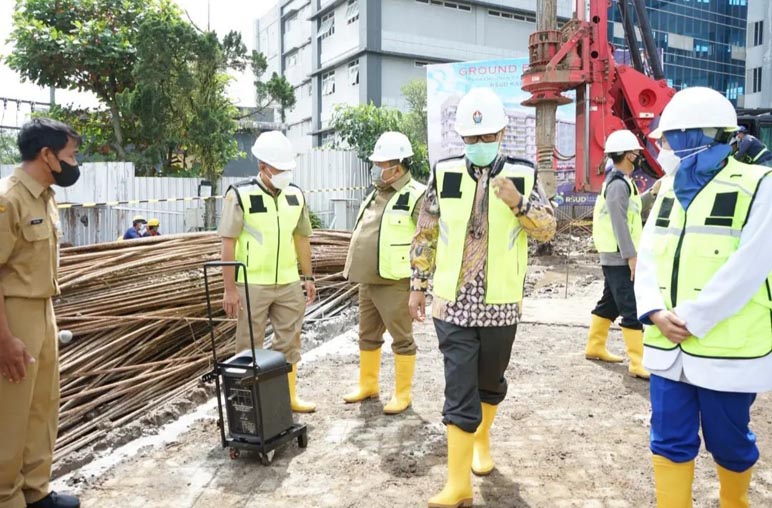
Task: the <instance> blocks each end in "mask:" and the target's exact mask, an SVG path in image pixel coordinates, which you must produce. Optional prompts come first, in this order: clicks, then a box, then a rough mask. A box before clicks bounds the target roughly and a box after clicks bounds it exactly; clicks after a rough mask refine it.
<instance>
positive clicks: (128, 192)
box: [0, 150, 370, 245]
mask: <svg viewBox="0 0 772 508" xmlns="http://www.w3.org/2000/svg"><path fill="white" fill-rule="evenodd" d="M13 170H14V166H0V177H5V176H9V175H10V174H12V173H13ZM255 174H257V169H255ZM243 180H244V179H242V178H232V177H230V178H222V179H221V181H220V182H218V188H217V194H219V195H223V194H224V193H225V191H226V190H227V189H228V187H229V186H230V185H233V184H235V183H238V182H240V181H243ZM294 181H295V184H297V185H298V186H299V187H300V188H301V189H303V191H304V192H305V193H306V199H307V201H308V207H309V209H310V210H312V211H313V212H315V213H316V214H317V215H319V217H320V219H321V220H322V222H323V224H324V225H325V226H327V227H337V228H341V229H345V228H347V227H348V228H350V227H353V221H354V218H355V214H356V210H357V209H358V207H359V203H360V202H361V201H362V199H363V198H364V194H365V187H367V186H368V185H369V183H370V182H369V176H368V166H367V164H365V163H363V162H362V161H360V160H359V159H358V158H357V157H356V155H355V154H354V153H352V152H345V151H335V150H314V151H311V152H309V153H307V154H303V155H301V156H300V157H299V158H298V167H297V170H296V171H295V175H294ZM199 182H200V179H198V178H173V177H136V176H134V166H133V164H131V163H125V162H110V163H86V164H83V165H82V166H81V178H80V180H78V183H76V184H75V185H73V186H72V187H69V188H67V189H62V188H59V187H55V188H54V189H55V190H56V199H57V202H58V203H59V204H67V203H74V204H77V205H83V204H85V205H87V206H73V207H71V208H63V209H61V210H60V214H59V215H60V218H61V226H62V242H63V243H67V244H72V245H85V244H90V243H100V242H110V241H114V240H116V239H117V238H118V237H120V236H122V235H123V233H124V232H125V231H126V229H128V228H129V227H131V219H132V217H133V216H134V215H138V214H139V215H143V216H144V217H145V218H147V219H150V218H157V219H159V221H160V222H161V227H160V231H161V234H175V233H184V232H188V231H194V230H196V228H200V227H202V226H203V223H202V222H201V221H202V217H203V209H204V202H203V201H201V200H197V199H188V200H184V198H195V197H197V196H198V185H199ZM164 199H177V200H178V201H173V202H150V203H126V202H131V201H139V200H142V201H146V200H151V201H152V200H164ZM111 202H112V203H111ZM114 202H119V204H117V205H116V204H113V203H114ZM217 203H218V207H217V209H218V212H219V210H221V209H222V200H218V202H217ZM336 213H337V216H336Z"/></svg>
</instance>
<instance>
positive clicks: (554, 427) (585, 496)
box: [58, 266, 772, 508]
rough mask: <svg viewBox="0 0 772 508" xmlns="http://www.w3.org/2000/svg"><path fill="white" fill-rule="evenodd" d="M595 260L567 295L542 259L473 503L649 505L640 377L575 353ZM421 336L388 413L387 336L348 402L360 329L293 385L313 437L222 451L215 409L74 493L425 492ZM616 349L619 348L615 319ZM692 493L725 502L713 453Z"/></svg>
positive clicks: (437, 438)
mask: <svg viewBox="0 0 772 508" xmlns="http://www.w3.org/2000/svg"><path fill="white" fill-rule="evenodd" d="M597 271H598V270H594V269H587V270H574V271H573V273H572V274H571V275H570V286H571V287H570V291H569V296H570V298H569V299H564V283H565V274H564V273H562V268H561V267H560V266H558V267H555V268H545V267H535V269H534V276H533V277H531V282H530V291H531V293H532V294H533V295H535V296H536V298H529V299H527V300H526V302H525V315H524V322H523V323H522V324H521V326H520V329H519V330H518V335H517V340H516V341H515V347H514V350H513V355H512V361H511V363H510V366H509V369H508V371H507V379H508V381H509V394H508V396H507V398H506V400H505V401H504V402H503V403H502V404H501V406H500V409H499V413H498V417H497V419H496V421H495V424H494V426H493V431H492V440H493V456H494V460H495V461H496V469H495V471H494V472H493V474H491V475H490V476H488V477H487V478H484V479H480V478H475V479H474V490H475V506H476V507H483V506H485V507H497V508H525V507H530V508H547V507H550V508H564V507H565V508H567V507H581V508H601V507H605V508H627V507H635V508H639V507H649V506H654V497H653V481H652V470H651V465H650V464H651V463H650V460H651V458H650V454H649V451H648V431H649V423H648V420H649V406H648V395H647V392H648V383H647V382H645V381H642V380H637V379H633V378H631V377H629V376H627V374H626V369H627V366H626V364H623V365H608V364H601V363H595V362H590V361H587V360H585V359H584V356H583V354H582V353H583V348H584V343H585V338H586V333H587V328H586V324H587V320H588V313H589V311H590V310H591V308H592V306H593V304H594V302H595V300H596V299H597V297H598V296H599V295H600V291H601V286H600V284H599V283H598V282H597V280H595V282H592V280H593V279H596V278H597ZM416 340H417V342H418V345H419V348H420V350H419V356H418V360H417V368H416V379H415V388H414V398H413V405H412V407H411V408H410V409H409V410H408V411H406V412H405V413H403V414H401V415H398V416H385V415H383V413H382V404H383V403H385V402H386V401H388V398H389V397H390V394H391V390H392V383H393V362H392V355H391V353H390V352H389V351H388V349H385V351H386V352H385V354H384V361H383V369H382V372H381V400H380V401H369V402H366V403H363V404H353V405H347V404H344V403H343V401H342V395H343V393H344V392H345V391H346V390H347V389H348V388H350V387H351V386H352V385H353V384H354V382H355V381H356V379H357V361H358V357H357V344H356V334H355V333H353V331H349V332H347V333H344V334H343V335H340V336H338V337H337V338H335V339H333V340H332V341H330V342H327V343H325V344H324V345H322V346H320V347H319V348H317V349H315V350H313V351H311V352H310V353H308V354H306V355H305V359H304V362H303V363H302V364H301V369H300V375H299V385H300V393H301V394H302V396H303V397H304V398H307V399H309V400H313V401H315V402H316V403H317V404H318V411H317V412H316V413H315V414H311V415H302V416H299V417H298V419H299V420H300V421H302V422H303V423H306V424H307V425H308V427H309V446H308V448H306V449H304V450H301V449H299V448H298V447H297V445H296V444H295V443H292V444H290V445H288V446H287V447H286V448H284V449H281V450H279V451H277V452H276V454H275V456H274V457H273V461H272V463H271V465H270V466H267V467H266V466H262V465H261V464H260V461H259V460H258V458H257V457H256V456H253V455H250V454H249V453H243V454H242V456H241V457H240V458H239V459H238V460H230V459H229V456H228V451H227V450H223V449H222V448H221V447H220V443H219V434H218V431H217V427H216V423H215V420H214V416H215V412H214V411H211V410H209V411H208V412H207V414H206V417H205V418H203V419H199V420H197V421H195V422H194V423H193V424H192V425H191V426H190V427H189V428H188V429H187V430H186V431H185V432H183V433H182V434H180V435H179V436H178V437H177V438H175V439H173V440H172V441H170V442H167V443H165V444H162V445H157V446H155V447H149V448H145V449H142V450H140V451H139V452H138V453H137V454H136V455H135V456H133V457H132V458H130V459H129V460H126V461H123V462H122V463H120V464H118V465H117V466H115V467H113V468H112V469H111V470H109V471H108V472H107V473H105V474H103V475H101V476H97V477H90V476H88V475H87V474H85V473H84V474H78V473H76V474H75V476H74V477H69V478H67V477H65V478H64V479H62V480H61V481H60V482H59V485H58V486H59V487H65V486H66V485H65V484H68V486H69V488H70V489H71V490H72V489H74V490H76V491H80V493H81V496H82V500H83V506H84V507H85V508H96V507H104V506H121V507H122V508H132V507H137V508H139V507H142V508H156V507H157V508H162V507H174V508H188V507H190V508H194V507H195V508H230V507H253V506H267V507H272V508H284V507H287V508H290V507H292V508H298V507H372V508H381V507H383V508H385V507H393V506H410V507H413V506H415V507H421V506H426V500H427V499H428V498H429V497H430V496H432V495H433V494H435V493H436V492H437V491H438V490H439V489H440V488H441V487H442V485H443V484H444V481H445V473H446V468H445V460H446V444H445V432H444V428H443V426H442V424H441V409H442V402H443V389H444V381H443V374H442V357H441V355H440V353H439V351H438V349H437V339H436V336H435V334H434V330H433V327H432V326H431V324H430V323H428V322H427V323H425V324H422V325H420V326H418V328H417V332H416ZM609 349H610V350H612V351H613V352H615V353H617V354H623V344H622V340H621V335H620V332H619V330H618V329H617V330H614V331H613V332H612V336H611V339H610V341H609ZM771 406H772V403H771V402H770V398H769V397H768V396H760V397H759V399H758V401H757V402H756V404H755V406H754V415H753V416H754V418H753V428H754V430H755V431H756V433H757V435H758V439H759V446H760V448H761V452H762V459H761V461H760V462H759V464H758V466H757V470H756V471H757V473H756V474H755V476H754V480H753V484H752V488H751V504H752V506H758V507H762V506H772V470H770V467H769V463H770V460H772V442H771V441H770V440H771V439H772V411H771V410H772V407H771ZM694 497H695V507H697V508H707V507H710V508H714V507H717V506H718V501H717V498H718V483H717V479H716V475H715V469H714V464H713V461H712V460H711V458H710V457H709V456H708V455H707V454H705V452H704V451H703V453H702V454H701V455H700V457H699V459H698V463H697V473H696V479H695V487H694Z"/></svg>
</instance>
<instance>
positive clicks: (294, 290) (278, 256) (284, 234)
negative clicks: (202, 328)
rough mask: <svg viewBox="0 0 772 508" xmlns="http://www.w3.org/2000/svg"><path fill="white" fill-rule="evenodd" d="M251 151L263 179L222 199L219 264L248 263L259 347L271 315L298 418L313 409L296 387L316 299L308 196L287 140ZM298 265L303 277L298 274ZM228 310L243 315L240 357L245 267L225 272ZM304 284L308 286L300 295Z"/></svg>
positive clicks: (245, 341)
mask: <svg viewBox="0 0 772 508" xmlns="http://www.w3.org/2000/svg"><path fill="white" fill-rule="evenodd" d="M252 153H253V154H254V155H255V157H257V159H258V160H259V164H260V173H259V175H258V178H256V179H253V180H250V181H248V182H244V183H241V184H237V185H234V186H233V187H231V188H230V189H228V192H227V193H226V196H225V203H224V206H223V215H222V220H221V222H220V227H219V234H220V236H221V237H222V239H223V248H222V260H223V261H234V260H236V261H240V262H242V263H244V264H245V265H246V266H247V277H246V282H247V283H248V286H249V288H248V289H249V303H250V306H251V314H252V332H253V334H254V339H255V347H257V348H262V347H263V341H264V339H265V326H266V322H267V320H268V318H270V319H271V325H272V327H273V344H272V347H273V349H274V350H275V351H279V352H281V353H283V354H284V356H285V357H286V358H287V361H288V362H289V363H291V364H292V372H291V373H290V374H289V388H290V402H291V405H292V410H293V411H294V412H296V413H312V412H313V411H314V410H315V409H316V406H315V405H314V404H310V403H308V402H304V401H302V400H300V399H299V398H298V397H297V395H296V390H295V384H296V379H297V378H296V376H297V363H298V362H299V361H300V331H301V329H302V327H303V316H304V314H305V309H306V305H307V304H311V303H313V301H314V300H315V298H316V286H315V285H314V277H313V275H312V268H311V241H310V239H309V237H310V236H311V219H310V217H309V215H308V208H307V207H306V205H305V198H304V197H303V191H301V190H300V188H299V187H297V186H296V185H292V184H291V181H292V170H293V169H294V168H295V157H294V151H293V149H292V145H291V144H290V142H289V140H288V139H287V138H286V137H285V136H284V134H282V133H281V132H278V131H271V132H265V133H263V134H261V135H260V137H258V138H257V141H255V145H254V146H253V147H252ZM298 261H299V262H300V269H301V271H302V273H303V275H302V277H301V276H299V274H298ZM223 278H224V280H225V295H224V297H223V309H224V310H225V312H226V314H228V316H231V317H236V316H238V325H237V328H236V352H239V351H243V350H245V349H250V348H251V345H250V340H249V321H248V317H247V311H246V309H245V307H244V304H245V303H246V291H245V289H244V287H245V284H244V282H245V278H244V273H243V270H239V271H238V273H236V270H235V268H233V267H226V268H224V269H223ZM301 280H302V281H303V284H304V285H305V290H306V296H305V297H304V296H303V288H302V287H301Z"/></svg>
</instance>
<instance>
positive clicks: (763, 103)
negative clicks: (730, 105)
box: [739, 0, 772, 109]
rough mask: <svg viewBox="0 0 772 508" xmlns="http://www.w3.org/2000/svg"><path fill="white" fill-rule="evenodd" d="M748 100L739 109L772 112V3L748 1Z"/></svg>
mask: <svg viewBox="0 0 772 508" xmlns="http://www.w3.org/2000/svg"><path fill="white" fill-rule="evenodd" d="M746 33H747V36H746V39H745V40H746V47H747V50H746V57H745V65H746V71H745V72H746V74H745V96H744V97H742V98H741V100H740V102H739V105H740V106H742V107H745V108H749V109H757V108H761V109H770V108H772V2H770V1H769V0H748V30H747V32H746Z"/></svg>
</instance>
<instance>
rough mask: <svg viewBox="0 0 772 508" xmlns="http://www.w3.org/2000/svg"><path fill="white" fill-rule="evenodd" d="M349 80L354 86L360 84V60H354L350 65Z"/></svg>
mask: <svg viewBox="0 0 772 508" xmlns="http://www.w3.org/2000/svg"><path fill="white" fill-rule="evenodd" d="M348 80H349V83H350V84H352V85H358V84H359V60H354V61H353V62H351V63H350V64H348Z"/></svg>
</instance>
